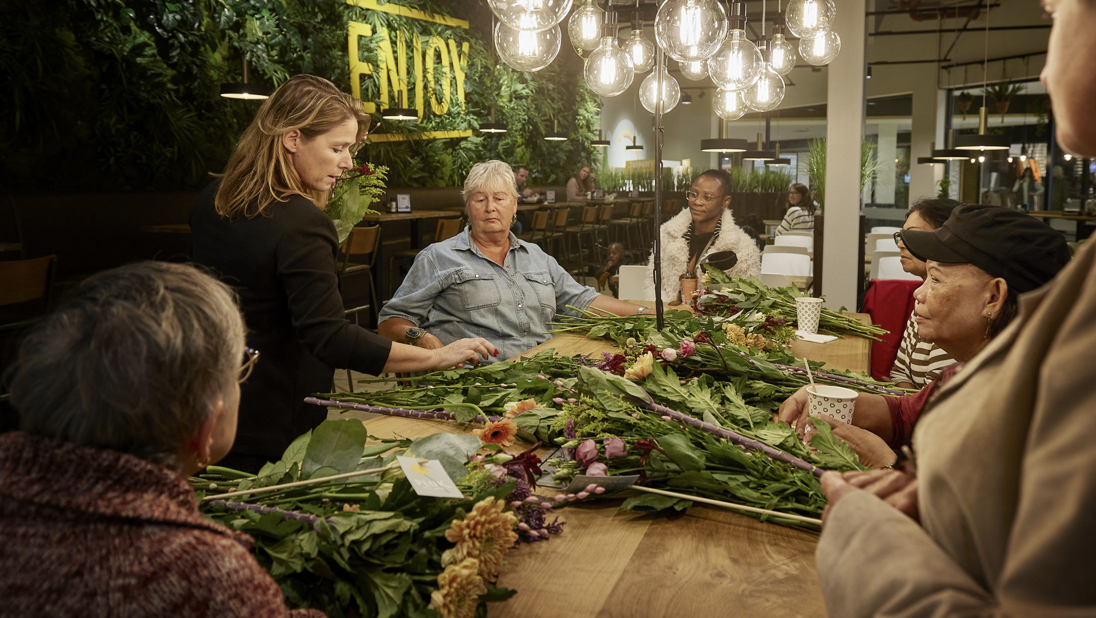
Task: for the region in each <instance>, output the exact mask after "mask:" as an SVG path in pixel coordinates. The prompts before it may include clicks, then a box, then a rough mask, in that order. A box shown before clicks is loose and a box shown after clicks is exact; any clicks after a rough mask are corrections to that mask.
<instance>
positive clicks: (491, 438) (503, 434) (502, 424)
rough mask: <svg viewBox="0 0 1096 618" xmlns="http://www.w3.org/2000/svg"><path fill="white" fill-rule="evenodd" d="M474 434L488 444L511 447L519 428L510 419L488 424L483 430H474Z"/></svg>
mask: <svg viewBox="0 0 1096 618" xmlns="http://www.w3.org/2000/svg"><path fill="white" fill-rule="evenodd" d="M472 433H473V434H475V436H476V437H477V438H479V439H480V440H483V441H484V442H485V443H487V444H500V445H502V446H510V445H511V444H513V443H514V436H515V435H517V433H518V426H517V425H515V424H514V421H512V420H510V419H503V420H501V421H494V422H488V423H487V425H486V426H484V428H483V429H473V430H472Z"/></svg>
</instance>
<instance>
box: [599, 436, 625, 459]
mask: <svg viewBox="0 0 1096 618" xmlns="http://www.w3.org/2000/svg"><path fill="white" fill-rule="evenodd" d="M627 451H628V447H627V446H625V445H624V440H621V439H620V438H609V439H608V440H606V441H605V457H606V458H608V459H616V458H617V457H624V454H625V453H626V452H627Z"/></svg>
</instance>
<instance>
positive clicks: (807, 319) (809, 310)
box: [795, 297, 822, 335]
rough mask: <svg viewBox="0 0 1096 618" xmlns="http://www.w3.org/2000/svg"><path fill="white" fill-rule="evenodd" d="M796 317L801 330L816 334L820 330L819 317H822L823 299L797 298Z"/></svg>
mask: <svg viewBox="0 0 1096 618" xmlns="http://www.w3.org/2000/svg"><path fill="white" fill-rule="evenodd" d="M795 317H796V320H797V325H798V328H799V330H801V331H803V332H805V333H810V334H812V335H813V334H814V333H817V332H818V318H820V317H822V299H821V298H810V297H801V298H797V299H795Z"/></svg>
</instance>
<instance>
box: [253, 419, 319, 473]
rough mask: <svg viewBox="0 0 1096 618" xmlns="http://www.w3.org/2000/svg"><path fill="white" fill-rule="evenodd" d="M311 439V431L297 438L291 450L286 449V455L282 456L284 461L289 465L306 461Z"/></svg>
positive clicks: (290, 446) (290, 447)
mask: <svg viewBox="0 0 1096 618" xmlns="http://www.w3.org/2000/svg"><path fill="white" fill-rule="evenodd" d="M311 439H312V431H311V430H309V431H308V432H306V433H304V434H301V435H299V436H297V439H296V440H294V441H293V442H292V443H291V444H290V445H289V448H287V449H285V453H283V454H282V461H284V462H287V463H300V462H301V460H303V459H304V454H305V451H306V450H307V449H308V443H309V441H310V440H311ZM260 476H261V474H260Z"/></svg>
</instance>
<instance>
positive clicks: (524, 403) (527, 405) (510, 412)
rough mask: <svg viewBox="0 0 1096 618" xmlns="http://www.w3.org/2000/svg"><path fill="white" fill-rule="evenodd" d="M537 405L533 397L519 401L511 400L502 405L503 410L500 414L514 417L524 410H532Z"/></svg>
mask: <svg viewBox="0 0 1096 618" xmlns="http://www.w3.org/2000/svg"><path fill="white" fill-rule="evenodd" d="M535 407H537V402H536V400H535V399H522V400H521V401H511V402H510V403H508V404H506V405H504V406H502V409H503V410H505V411H504V412H503V413H502V415H503V416H505V417H506V418H514V417H515V416H517V415H519V414H521V413H522V412H524V411H526V410H532V409H533V408H535Z"/></svg>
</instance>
